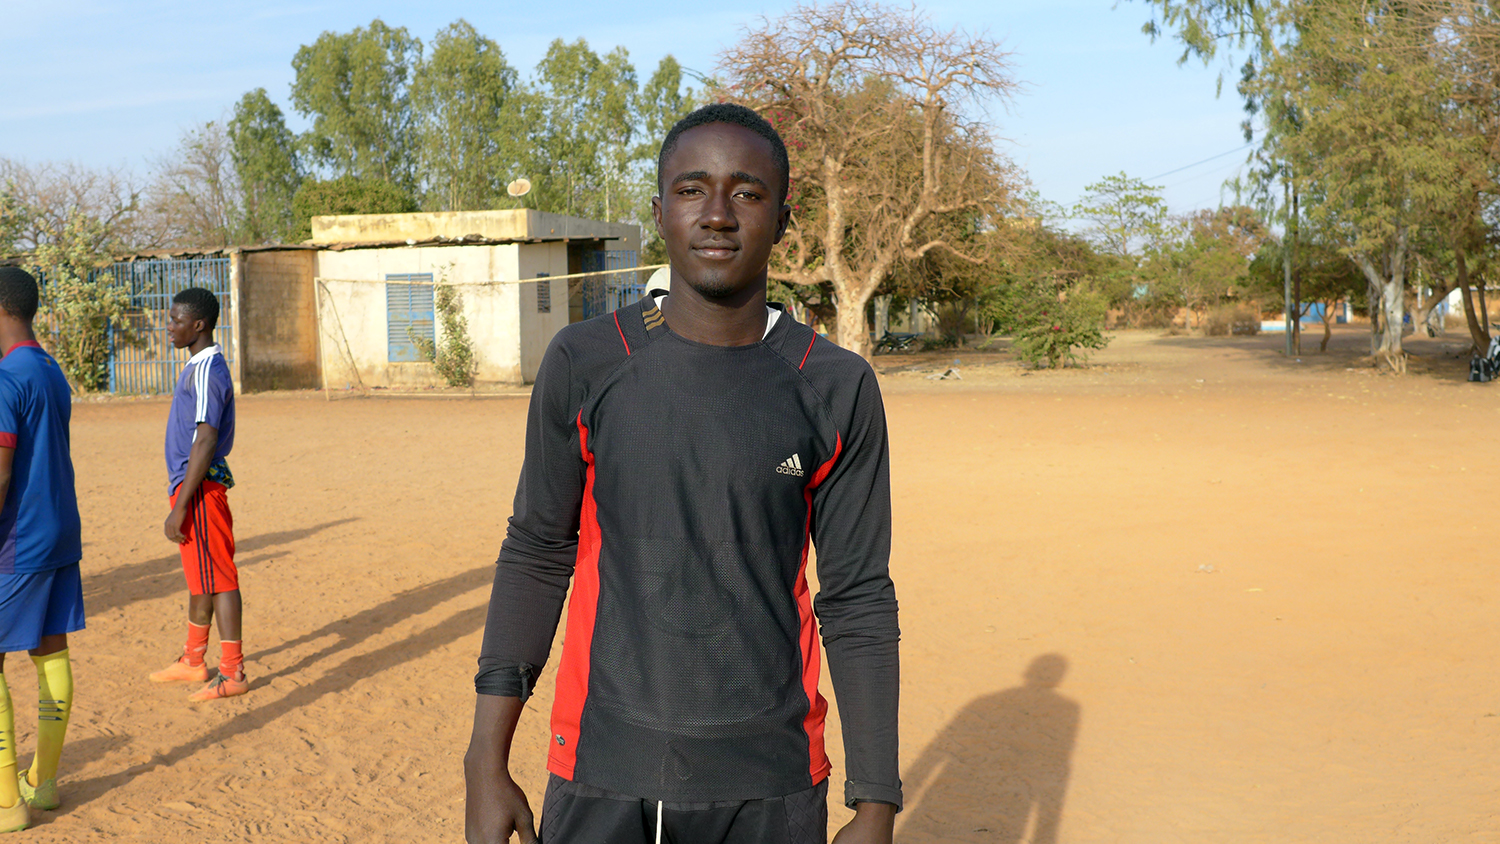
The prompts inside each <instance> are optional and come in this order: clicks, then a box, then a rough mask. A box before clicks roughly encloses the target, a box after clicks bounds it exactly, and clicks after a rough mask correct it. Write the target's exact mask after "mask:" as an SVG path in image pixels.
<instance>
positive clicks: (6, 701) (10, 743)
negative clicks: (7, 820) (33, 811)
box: [0, 674, 21, 809]
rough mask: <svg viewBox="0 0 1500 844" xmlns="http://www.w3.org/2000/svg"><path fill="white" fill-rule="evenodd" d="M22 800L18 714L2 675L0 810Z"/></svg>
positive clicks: (0, 680) (0, 693) (0, 675)
mask: <svg viewBox="0 0 1500 844" xmlns="http://www.w3.org/2000/svg"><path fill="white" fill-rule="evenodd" d="M20 800H21V789H20V788H19V787H18V786H17V785H16V713H15V711H14V710H12V709H11V708H10V686H7V685H6V684H5V675H4V674H0V809H9V808H10V807H12V806H14V805H16V804H17V803H18V802H20Z"/></svg>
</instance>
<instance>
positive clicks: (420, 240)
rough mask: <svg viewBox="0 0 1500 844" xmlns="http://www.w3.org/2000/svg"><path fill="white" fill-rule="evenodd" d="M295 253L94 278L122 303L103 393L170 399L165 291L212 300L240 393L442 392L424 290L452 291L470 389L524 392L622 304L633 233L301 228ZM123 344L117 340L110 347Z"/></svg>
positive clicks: (176, 357)
mask: <svg viewBox="0 0 1500 844" xmlns="http://www.w3.org/2000/svg"><path fill="white" fill-rule="evenodd" d="M312 231H313V237H312V239H311V240H310V241H308V242H306V243H301V244H284V245H272V246H255V247H237V248H231V249H220V250H172V251H168V252H155V253H144V254H137V255H129V256H123V257H121V258H120V259H119V260H118V261H116V262H115V263H114V264H112V265H111V266H109V267H107V268H103V269H101V270H100V272H107V273H110V274H112V275H113V276H114V278H115V280H116V281H117V283H120V284H122V285H124V286H125V287H126V289H127V290H129V291H130V296H131V307H130V311H131V314H130V317H129V320H128V324H122V325H120V326H117V327H115V326H112V327H111V332H112V333H111V338H110V342H111V349H112V354H111V360H110V389H111V390H112V391H114V392H119V393H162V392H170V391H171V389H172V387H173V385H174V384H175V381H176V378H177V374H178V373H179V372H180V371H181V369H182V365H183V364H184V363H185V362H186V359H187V355H186V354H185V353H184V352H182V351H181V350H175V349H173V348H172V346H171V343H170V342H169V340H168V338H167V335H166V320H167V310H168V309H169V308H170V307H171V299H172V296H174V295H175V294H176V293H177V292H178V291H180V290H182V289H183V288H186V287H189V286H199V287H206V288H208V289H210V290H212V291H214V292H215V293H217V294H218V295H219V301H220V309H221V312H220V318H219V325H218V330H217V331H216V332H215V339H216V340H217V342H218V343H219V344H220V346H221V347H222V348H223V349H224V355H225V358H226V360H227V361H228V362H229V366H230V372H231V374H232V375H233V377H234V381H235V387H236V389H238V390H247V391H257V390H278V389H317V388H322V387H329V388H338V389H342V388H344V387H346V386H362V387H366V388H368V387H403V386H405V387H411V386H427V385H433V386H438V385H441V384H442V383H443V382H442V379H441V378H440V377H439V375H438V373H437V372H436V371H435V370H434V367H433V365H432V364H431V363H429V362H427V361H426V360H425V359H424V358H423V356H422V355H421V354H420V352H419V348H418V345H419V343H421V342H422V341H424V340H425V341H432V342H436V343H439V344H441V343H442V342H443V341H444V340H445V339H446V338H445V337H444V333H443V332H444V329H443V325H442V322H443V321H442V318H441V315H440V314H438V313H437V308H436V295H435V293H436V287H437V286H439V285H452V287H453V289H454V290H455V291H456V292H457V294H458V300H459V303H460V312H461V313H462V315H463V318H464V320H465V321H466V322H467V329H466V330H467V333H468V335H469V338H470V343H471V348H472V349H473V352H474V357H475V360H476V363H477V366H478V371H477V375H476V381H477V382H478V383H480V384H520V383H525V382H530V381H532V380H534V379H535V378H536V372H537V368H538V366H539V365H540V364H541V358H542V353H543V352H545V351H546V349H547V344H548V343H549V342H550V341H551V340H552V336H553V335H554V334H556V333H557V332H558V331H559V330H560V329H561V328H562V327H563V326H565V325H567V324H568V323H569V322H573V321H577V320H579V319H583V318H587V317H589V316H593V315H595V314H598V313H603V312H606V311H607V310H609V309H612V308H614V307H619V306H622V305H624V304H628V303H629V302H630V301H633V299H634V297H636V296H638V295H639V291H640V289H641V288H640V281H642V280H638V279H635V278H634V276H635V275H636V274H634V273H622V274H613V275H611V274H605V275H591V274H594V273H600V272H601V271H604V270H612V269H616V268H628V267H634V266H636V265H637V260H636V257H637V255H638V254H639V250H640V229H639V227H638V226H634V225H622V224H617V223H603V222H598V221H593V220H584V219H580V218H577V217H567V216H563V215H560V214H546V213H542V212H539V211H530V210H525V209H520V210H513V211H478V212H453V213H418V214H368V215H351V216H331V217H314V218H313V220H312ZM121 331H123V332H128V334H129V336H128V337H119V338H118V340H119V342H116V340H117V337H116V335H117V334H118V333H119V332H121Z"/></svg>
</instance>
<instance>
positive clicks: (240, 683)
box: [151, 287, 250, 701]
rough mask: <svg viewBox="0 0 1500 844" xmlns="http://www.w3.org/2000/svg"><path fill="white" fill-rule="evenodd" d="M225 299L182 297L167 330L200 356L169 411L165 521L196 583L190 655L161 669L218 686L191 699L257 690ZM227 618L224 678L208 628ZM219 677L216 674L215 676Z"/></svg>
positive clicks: (157, 676) (191, 291)
mask: <svg viewBox="0 0 1500 844" xmlns="http://www.w3.org/2000/svg"><path fill="white" fill-rule="evenodd" d="M218 321H219V300H218V297H216V296H215V295H214V294H213V293H212V292H211V291H209V290H205V289H203V288H201V287H189V288H187V289H186V290H183V291H182V292H181V293H178V294H177V295H176V296H174V297H172V310H171V311H170V312H169V317H168V322H167V335H168V336H169V337H171V338H172V345H174V346H176V347H177V348H179V349H184V348H185V349H187V350H188V351H190V352H192V355H193V356H192V357H191V358H189V359H188V362H187V366H185V367H183V369H182V375H181V376H180V377H179V378H178V379H177V390H176V391H175V392H174V393H173V394H172V410H171V412H170V414H169V415H168V416H167V442H166V458H167V492H168V496H169V497H168V501H169V502H170V504H171V507H172V512H171V513H170V514H168V515H167V521H166V523H165V524H163V525H162V529H163V531H164V532H165V533H166V535H167V538H168V539H170V540H172V541H173V542H176V543H177V544H178V547H179V548H180V549H181V552H182V572H183V574H184V575H185V576H186V577H187V585H188V593H189V596H188V634H187V644H186V645H184V646H183V649H182V656H181V657H178V659H177V661H176V662H174V663H172V664H171V665H169V666H167V667H166V668H164V669H162V670H161V671H158V672H156V673H154V674H152V675H151V680H152V681H153V682H157V683H171V682H180V681H187V682H198V683H201V682H203V681H205V680H208V685H206V686H204V687H203V688H202V689H200V690H198V691H196V692H194V693H193V694H192V695H191V696H189V698H188V699H189V700H195V701H205V700H217V699H219V698H225V697H233V696H235V695H242V694H244V693H245V692H247V691H249V690H250V683H249V680H248V679H247V678H246V677H245V670H244V655H243V651H242V650H241V642H240V582H239V570H238V569H236V568H235V565H234V517H233V516H232V515H231V514H230V512H229V496H228V494H227V493H228V492H229V488H230V487H232V486H234V477H233V476H232V475H230V473H229V464H228V463H226V462H225V458H226V457H228V455H229V451H230V449H231V448H233V447H234V382H233V381H232V380H231V379H230V375H229V365H228V364H226V363H225V362H224V355H223V354H222V353H221V352H220V351H219V347H218V346H216V345H214V340H213V337H214V326H215V325H217V324H218ZM216 615H217V616H218V618H219V648H220V652H221V657H220V660H219V670H218V673H217V675H213V672H211V671H209V668H208V665H207V664H206V663H205V662H204V654H205V653H206V652H207V650H208V629H209V626H210V624H211V623H212V622H213V619H214V616H216ZM211 675H213V679H211V680H210V679H209V678H210V676H211Z"/></svg>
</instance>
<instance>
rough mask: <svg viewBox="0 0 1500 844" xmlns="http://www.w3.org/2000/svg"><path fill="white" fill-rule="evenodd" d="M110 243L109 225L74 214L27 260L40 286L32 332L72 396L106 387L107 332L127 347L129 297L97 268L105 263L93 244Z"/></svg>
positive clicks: (87, 216)
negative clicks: (65, 378) (39, 326)
mask: <svg viewBox="0 0 1500 844" xmlns="http://www.w3.org/2000/svg"><path fill="white" fill-rule="evenodd" d="M110 240H111V236H110V232H109V224H108V223H107V222H106V221H104V220H100V219H98V218H97V217H92V216H89V215H87V214H85V213H82V212H81V211H79V210H77V209H74V210H72V211H70V212H68V213H67V216H66V217H65V218H64V219H63V221H62V223H61V225H56V226H52V227H51V228H50V230H49V231H48V233H47V237H46V238H45V239H44V240H43V241H42V242H41V243H40V244H39V245H38V246H37V248H36V250H35V251H34V252H32V254H31V255H30V263H31V269H32V270H33V271H34V272H35V274H36V276H37V278H38V280H39V281H41V282H42V285H41V288H42V289H41V293H42V296H41V302H40V303H39V304H40V308H39V311H40V313H39V317H40V319H39V322H41V323H42V324H43V325H46V326H47V327H48V328H50V329H51V330H47V331H40V332H38V334H39V337H40V339H41V340H42V342H43V343H45V344H46V345H47V347H48V350H49V351H50V352H51V353H52V356H53V357H54V358H56V359H57V364H58V366H60V367H62V371H63V373H64V374H65V375H67V376H68V381H69V382H70V383H71V384H72V386H73V389H74V391H76V392H95V391H99V390H107V389H108V388H109V353H110V350H109V328H110V325H111V324H112V323H113V324H114V325H115V326H116V327H117V331H116V338H115V339H116V342H120V343H129V342H133V337H132V336H131V335H130V333H129V331H128V330H127V326H128V325H129V319H128V312H127V309H128V306H129V304H130V294H129V292H128V291H127V290H126V289H125V288H124V287H123V286H122V285H120V284H118V283H116V281H115V279H114V276H113V275H111V274H110V273H108V272H101V271H99V268H100V266H101V265H102V264H104V263H105V262H107V260H108V258H107V257H106V256H105V255H104V254H101V252H100V251H99V245H100V244H103V243H108V242H109V241H110Z"/></svg>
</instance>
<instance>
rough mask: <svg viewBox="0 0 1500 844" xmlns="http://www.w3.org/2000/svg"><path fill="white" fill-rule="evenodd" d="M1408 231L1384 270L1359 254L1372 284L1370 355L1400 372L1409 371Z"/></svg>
mask: <svg viewBox="0 0 1500 844" xmlns="http://www.w3.org/2000/svg"><path fill="white" fill-rule="evenodd" d="M1404 235H1405V233H1404V231H1403V232H1402V234H1401V235H1400V236H1398V238H1397V246H1396V247H1395V250H1394V251H1395V254H1394V255H1391V256H1389V260H1388V261H1387V262H1385V263H1386V267H1388V268H1389V271H1388V272H1381V270H1380V269H1378V268H1376V266H1375V263H1374V262H1373V261H1371V260H1370V257H1369V256H1368V255H1366V254H1364V253H1360V254H1359V255H1357V256H1355V260H1356V261H1357V262H1358V263H1359V268H1360V269H1361V270H1363V271H1364V274H1365V281H1366V282H1368V283H1369V285H1370V331H1371V334H1370V346H1371V348H1370V354H1371V355H1378V356H1380V357H1382V358H1384V359H1385V362H1386V363H1387V364H1388V365H1389V366H1390V367H1391V369H1393V370H1395V371H1396V372H1405V371H1406V353H1405V352H1404V351H1402V348H1401V323H1402V314H1403V313H1404V307H1403V305H1404V304H1405V302H1404V301H1403V300H1404V298H1405V297H1404V293H1405V286H1406V285H1405V260H1404V255H1403V254H1402V253H1403V252H1404V251H1405V246H1406V238H1405V236H1404Z"/></svg>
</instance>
